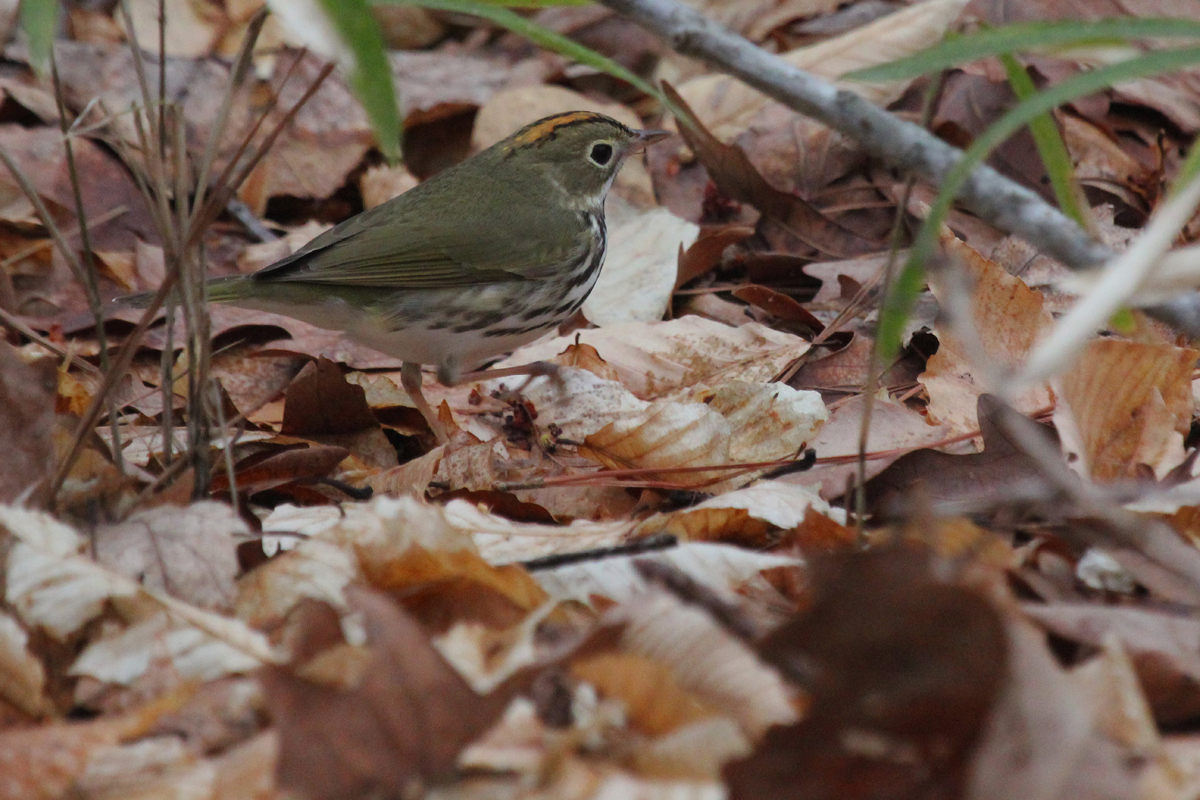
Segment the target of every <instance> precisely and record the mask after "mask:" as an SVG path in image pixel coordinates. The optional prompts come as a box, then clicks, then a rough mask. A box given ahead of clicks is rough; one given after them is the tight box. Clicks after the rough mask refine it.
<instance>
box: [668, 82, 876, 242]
mask: <svg viewBox="0 0 1200 800" xmlns="http://www.w3.org/2000/svg"><path fill="white" fill-rule="evenodd" d="M665 92H666V94H667V97H668V98H670V99H671V100H672V101H673V102H675V103H676V104H677V105H680V106H681V110H680V111H679V112H677V113H680V114H682V115H684V116H683V122H682V125H681V127H680V134H681V135H682V136H683V139H684V141H686V142H687V144H688V146H689V147H691V148H692V149H693V150H694V151H695V152H696V157H697V158H698V159H699V160H700V162H701V163H702V164H703V165H704V168H705V169H706V170H707V171H708V173H709V175H710V176H711V179H712V181H713V183H714V184H716V186H717V188H718V189H720V191H721V193H722V194H724V195H725V196H727V197H729V198H730V199H732V200H735V201H737V202H739V203H748V204H750V205H752V206H754V207H755V208H757V209H758V210H759V211H761V212H762V213H763V214H764V215H765V216H766V217H767V218H768V219H770V220H771V221H772V222H773V223H775V224H776V225H778V226H779V227H780V228H782V229H783V230H784V231H785V232H786V234H787V236H789V237H792V238H793V239H794V240H796V241H797V242H800V243H802V244H804V245H807V246H808V247H811V248H813V249H815V250H816V251H818V252H819V253H824V254H830V255H835V256H841V257H848V256H854V255H859V254H861V253H870V252H875V251H877V250H880V249H881V248H882V244H881V243H880V242H876V241H873V240H871V239H867V238H864V237H862V236H860V235H859V234H857V233H856V232H854V231H852V230H850V229H848V228H846V227H845V226H843V225H841V224H840V223H839V222H837V221H835V220H834V219H832V218H830V217H828V216H827V215H825V214H824V213H823V212H822V211H821V210H820V209H818V208H817V207H816V206H815V205H813V204H812V203H810V202H808V200H806V199H804V198H803V197H801V196H799V195H798V194H793V193H791V192H788V191H784V190H782V189H780V188H777V187H776V186H774V185H772V184H771V183H770V182H769V181H768V180H767V179H766V178H765V177H764V176H763V175H762V174H761V173H760V172H759V170H758V169H757V168H756V167H755V166H754V164H753V163H752V162H751V159H750V157H749V156H748V155H747V153H746V151H745V150H743V149H742V148H741V147H740V146H738V145H736V144H724V143H722V142H721V141H720V139H719V138H718V137H716V136H714V135H713V134H712V133H710V132H709V131H708V130H706V129H705V128H704V126H703V124H702V123H701V122H700V121H699V120H698V119H697V118H696V117H695V115H693V114H692V113H691V110H690V109H689V108H687V107H686V105H684V101H683V99H682V98H681V97H680V96H679V94H678V93H677V92H675V90H674V89H672V88H671V87H670V86H669V85H668V86H667V87H666V89H665ZM788 245H789V246H792V245H793V243H792V242H791V241H789V242H788Z"/></svg>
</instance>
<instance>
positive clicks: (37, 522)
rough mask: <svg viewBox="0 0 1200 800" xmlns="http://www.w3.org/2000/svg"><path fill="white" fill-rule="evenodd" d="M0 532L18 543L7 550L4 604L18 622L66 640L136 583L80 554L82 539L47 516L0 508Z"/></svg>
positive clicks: (132, 589) (134, 591) (134, 588)
mask: <svg viewBox="0 0 1200 800" xmlns="http://www.w3.org/2000/svg"><path fill="white" fill-rule="evenodd" d="M0 527H3V528H4V529H6V530H7V531H8V532H9V534H11V535H12V536H14V537H15V538H16V539H17V542H16V544H15V545H13V547H12V548H11V549H10V550H9V553H8V565H7V569H8V572H7V576H6V587H5V600H7V601H8V604H9V605H10V606H12V608H13V609H15V610H16V612H17V614H18V615H19V616H20V617H21V619H22V620H23V621H24V622H25V623H26V624H27V625H31V626H38V627H41V628H44V629H45V630H46V632H47V633H49V634H50V635H51V636H52V637H54V638H56V639H65V638H66V637H67V636H69V635H70V634H71V633H73V632H75V631H76V630H78V629H79V628H80V627H82V626H83V625H85V624H86V623H87V622H88V621H90V620H91V619H93V618H94V617H96V616H97V615H98V614H99V613H100V612H101V611H103V610H104V604H105V603H106V602H107V601H108V600H109V599H110V598H113V597H118V596H120V597H130V596H133V595H135V594H137V591H138V588H137V585H136V584H135V583H133V582H132V581H130V580H128V579H127V578H124V577H122V576H119V575H116V574H114V573H112V572H110V571H108V570H106V569H104V568H102V567H100V566H98V565H96V564H95V563H93V562H92V561H90V560H89V559H87V558H85V557H83V556H82V555H80V553H81V552H82V550H83V547H84V542H83V539H82V538H81V537H80V536H79V535H78V534H76V533H75V531H73V530H71V529H70V528H68V527H67V526H66V525H63V524H62V523H61V522H58V521H57V520H55V519H54V518H53V517H51V516H50V515H48V514H44V513H42V512H38V511H30V510H27V509H22V508H16V507H13V506H0Z"/></svg>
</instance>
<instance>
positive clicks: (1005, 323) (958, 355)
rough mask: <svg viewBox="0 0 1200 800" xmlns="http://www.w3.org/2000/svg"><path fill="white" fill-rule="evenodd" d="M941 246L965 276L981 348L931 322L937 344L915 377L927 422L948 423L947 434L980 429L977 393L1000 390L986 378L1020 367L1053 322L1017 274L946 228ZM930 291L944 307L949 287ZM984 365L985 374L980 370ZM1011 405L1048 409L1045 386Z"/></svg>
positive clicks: (936, 284)
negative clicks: (922, 395) (981, 360)
mask: <svg viewBox="0 0 1200 800" xmlns="http://www.w3.org/2000/svg"><path fill="white" fill-rule="evenodd" d="M942 246H943V247H944V248H945V249H946V251H947V253H948V254H949V255H950V256H951V257H952V258H954V259H955V261H956V262H957V264H958V265H960V266H961V267H962V269H963V270H964V271H965V274H966V275H967V276H968V277H967V281H968V283H969V288H970V291H971V301H970V305H971V314H970V320H969V324H971V325H972V326H973V327H974V335H975V337H976V339H977V340H978V342H979V344H980V345H981V347H980V352H975V351H973V350H972V349H971V348H970V347H968V346H966V345H964V344H963V342H962V341H960V339H959V338H958V336H957V335H956V328H955V326H954V325H950V326H946V325H942V324H938V325H936V326H935V327H934V332H935V333H936V334H937V337H938V339H939V342H940V346H939V347H938V351H937V352H936V353H934V354H933V355H932V356H931V357H930V358H929V361H928V363H927V364H926V368H925V372H924V373H922V374H921V376H920V377H919V378H918V380H919V381H920V382H921V383H922V384H924V385H925V390H926V391H927V392H928V393H929V420H930V422H934V423H939V424H944V425H947V426H949V428H950V431H951V435H961V434H964V433H970V432H971V431H975V430H978V429H979V419H978V416H977V415H976V413H975V409H976V406H977V405H978V403H979V395H980V394H983V393H985V392H996V391H997V390H998V389H999V388H1000V387H998V386H995V385H988V379H989V378H995V377H996V376H997V375H1000V374H1003V373H1002V371H1003V370H1013V369H1017V368H1019V367H1020V365H1021V364H1022V363H1023V361H1024V359H1025V356H1027V355H1028V354H1029V352H1030V350H1032V349H1033V346H1034V344H1035V343H1036V341H1037V339H1038V338H1039V336H1040V335H1041V334H1042V333H1043V332H1044V331H1045V330H1047V329H1048V328H1049V327H1050V326H1051V325H1052V324H1053V320H1052V319H1051V317H1050V313H1049V312H1048V311H1047V310H1046V309H1045V308H1044V303H1043V301H1042V296H1041V295H1040V294H1038V293H1037V292H1035V291H1033V290H1032V289H1030V288H1029V287H1028V286H1026V285H1025V283H1024V282H1023V281H1022V280H1021V279H1020V278H1018V277H1015V276H1013V275H1009V274H1008V272H1007V271H1005V270H1004V268H1003V267H1001V266H1000V265H998V264H996V263H995V262H994V261H992V260H991V259H988V258H985V257H984V256H982V255H980V254H979V253H977V252H976V251H975V250H974V249H972V248H971V247H970V246H969V245H967V244H966V243H965V242H962V241H961V240H959V239H957V238H956V237H955V236H954V235H953V234H950V233H949V232H947V233H945V234H944V235H943V236H942ZM932 289H933V294H934V297H936V298H937V299H938V301H939V302H940V303H941V304H942V305H943V306H945V305H947V292H949V291H951V290H952V289H951V288H948V287H947V284H946V283H944V282H941V281H936V280H935V281H933V283H932ZM976 356H978V357H979V358H984V357H986V358H987V359H988V361H989V364H979V363H977V359H976ZM989 366H990V367H991V371H990V372H987V371H983V372H981V371H980V370H981V369H982V370H986V369H987V368H988V367H989ZM1011 403H1012V405H1013V407H1015V408H1016V409H1017V410H1019V411H1023V412H1025V413H1030V412H1033V411H1038V410H1041V409H1045V408H1049V407H1050V406H1051V405H1052V404H1053V398H1052V396H1051V394H1050V390H1049V388H1048V387H1047V386H1046V385H1045V384H1042V385H1040V386H1035V387H1033V388H1031V389H1029V390H1027V391H1025V392H1023V393H1022V394H1021V395H1019V396H1017V397H1015V398H1013V399H1012V401H1011Z"/></svg>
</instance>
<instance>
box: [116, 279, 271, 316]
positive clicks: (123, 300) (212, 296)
mask: <svg viewBox="0 0 1200 800" xmlns="http://www.w3.org/2000/svg"><path fill="white" fill-rule="evenodd" d="M246 283H247V281H246V278H245V277H243V276H241V275H232V276H230V277H227V278H213V279H212V280H210V281H209V282H208V302H210V303H227V302H229V301H231V300H237V299H239V298H242V297H245V296H246ZM152 297H154V292H138V293H137V294H127V295H122V296H121V297H118V298H116V299H115V300H113V305H117V306H126V307H128V308H145V307H146V306H148V305H150V299H151V298H152Z"/></svg>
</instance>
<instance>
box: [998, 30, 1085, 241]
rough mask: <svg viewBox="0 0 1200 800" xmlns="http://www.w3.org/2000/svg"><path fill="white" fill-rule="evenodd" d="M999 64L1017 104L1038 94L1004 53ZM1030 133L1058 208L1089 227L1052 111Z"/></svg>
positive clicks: (1035, 122)
mask: <svg viewBox="0 0 1200 800" xmlns="http://www.w3.org/2000/svg"><path fill="white" fill-rule="evenodd" d="M1000 61H1001V63H1003V64H1004V70H1005V72H1007V73H1008V82H1009V85H1011V86H1012V89H1013V93H1014V94H1015V95H1016V96H1017V99H1018V100H1027V99H1029V98H1030V97H1033V96H1034V95H1035V94H1037V87H1036V86H1034V85H1033V79H1032V78H1030V77H1029V73H1028V72H1026V71H1025V68H1024V67H1023V66H1021V64H1020V62H1018V61H1017V59H1015V58H1014V57H1012V56H1011V55H1008V54H1007V53H1005V54H1002V55H1001V56H1000ZM1029 131H1030V133H1032V134H1033V141H1034V144H1036V145H1037V149H1038V155H1039V156H1041V159H1042V164H1043V166H1045V167H1046V174H1047V175H1048V176H1049V177H1050V186H1051V188H1052V189H1053V190H1054V197H1055V199H1056V200H1058V207H1059V208H1060V209H1062V212H1063V213H1064V214H1066V215H1067V216H1068V217H1070V218H1071V219H1073V220H1075V221H1076V222H1078V223H1079V224H1080V225H1082V226H1084V227H1087V225H1088V221H1087V218H1086V217H1084V215H1083V206H1082V204H1081V203H1080V202H1079V201H1080V197H1079V188H1078V186H1077V185H1076V183H1075V167H1074V165H1073V164H1072V163H1071V154H1070V152H1068V150H1067V143H1066V142H1064V141H1063V138H1062V135H1061V134H1060V133H1059V130H1058V125H1056V124H1055V123H1054V117H1053V116H1051V113H1050V112H1049V111H1046V112H1044V113H1042V114H1038V115H1037V116H1036V117H1034V118H1033V119H1032V120H1030V122H1029Z"/></svg>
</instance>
